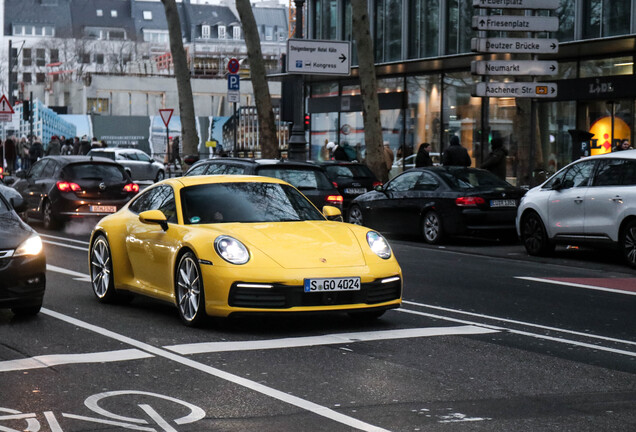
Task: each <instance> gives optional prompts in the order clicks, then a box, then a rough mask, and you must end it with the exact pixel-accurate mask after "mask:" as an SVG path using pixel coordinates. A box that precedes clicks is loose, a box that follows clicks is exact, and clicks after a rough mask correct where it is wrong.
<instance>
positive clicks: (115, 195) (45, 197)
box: [12, 156, 139, 229]
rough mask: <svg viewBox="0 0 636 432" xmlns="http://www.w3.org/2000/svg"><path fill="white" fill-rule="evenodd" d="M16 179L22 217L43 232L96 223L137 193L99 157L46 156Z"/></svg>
mask: <svg viewBox="0 0 636 432" xmlns="http://www.w3.org/2000/svg"><path fill="white" fill-rule="evenodd" d="M18 177H19V178H18V180H17V181H16V182H15V183H14V184H13V185H12V187H13V188H14V189H15V190H17V191H18V192H19V193H20V195H21V196H22V198H23V199H24V200H25V202H26V206H27V207H26V211H25V213H24V216H26V218H34V219H38V220H41V221H42V224H43V226H44V228H45V229H55V228H58V227H59V226H60V225H62V224H63V223H64V222H67V221H69V220H72V219H83V218H94V219H95V220H97V219H100V218H102V217H104V216H107V215H109V214H111V213H115V212H116V211H117V210H119V209H120V208H122V207H123V205H124V204H126V203H127V202H128V200H130V199H131V198H132V197H133V196H135V194H136V193H137V192H139V185H137V184H136V183H133V181H132V180H131V178H130V176H129V175H128V173H127V172H126V171H125V170H124V168H123V167H122V166H121V165H119V164H118V163H116V162H114V161H112V160H110V159H106V158H100V157H89V156H46V157H44V158H42V159H40V160H38V161H37V162H36V163H35V164H33V166H32V167H31V169H30V170H29V171H28V172H26V173H22V172H19V175H18Z"/></svg>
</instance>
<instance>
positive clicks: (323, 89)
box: [311, 82, 338, 98]
mask: <svg viewBox="0 0 636 432" xmlns="http://www.w3.org/2000/svg"><path fill="white" fill-rule="evenodd" d="M333 96H338V83H337V82H326V83H318V84H313V85H312V86H311V97H312V98H322V97H333Z"/></svg>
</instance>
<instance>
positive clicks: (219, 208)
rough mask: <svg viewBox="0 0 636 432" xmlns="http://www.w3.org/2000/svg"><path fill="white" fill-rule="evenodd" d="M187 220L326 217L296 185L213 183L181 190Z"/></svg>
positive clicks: (224, 221)
mask: <svg viewBox="0 0 636 432" xmlns="http://www.w3.org/2000/svg"><path fill="white" fill-rule="evenodd" d="M181 205H182V207H183V220H184V221H185V223H186V224H208V223H229V222H284V221H302V220H325V218H324V217H323V215H322V214H321V213H320V212H319V211H318V210H317V209H316V208H315V207H314V206H313V205H312V204H311V202H309V201H308V200H307V199H306V198H305V197H304V196H303V195H302V194H300V193H299V192H298V191H297V190H296V189H294V188H292V187H290V186H288V185H283V184H278V183H258V182H254V183H248V182H245V183H244V182H237V183H212V184H202V185H196V186H190V187H187V188H183V189H182V190H181Z"/></svg>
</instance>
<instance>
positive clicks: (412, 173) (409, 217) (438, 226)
mask: <svg viewBox="0 0 636 432" xmlns="http://www.w3.org/2000/svg"><path fill="white" fill-rule="evenodd" d="M524 193H525V191H524V190H523V189H520V188H517V187H514V186H512V185H510V184H509V183H507V182H505V181H503V180H500V179H499V178H498V177H496V176H495V175H493V174H492V173H490V172H488V171H485V170H481V169H477V168H464V167H441V166H439V167H426V168H414V169H411V170H408V171H405V172H404V173H402V174H400V175H399V176H397V177H395V178H394V179H392V180H391V181H389V182H388V183H387V184H386V185H385V186H384V187H378V188H377V189H376V190H374V191H371V192H368V193H366V194H364V195H361V196H359V197H358V198H356V199H355V200H353V203H352V204H351V208H350V209H349V214H348V217H347V221H348V222H350V223H354V224H358V225H365V226H368V227H371V228H374V229H377V230H378V231H382V232H390V233H399V234H417V235H423V236H424V240H425V241H426V242H427V243H431V244H439V243H440V242H442V241H443V239H444V238H445V237H446V236H452V235H465V234H477V233H484V234H485V233H495V234H509V235H513V234H514V231H515V216H516V212H517V207H518V206H519V200H520V199H521V197H522V196H523V194H524Z"/></svg>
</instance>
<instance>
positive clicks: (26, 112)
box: [22, 100, 31, 121]
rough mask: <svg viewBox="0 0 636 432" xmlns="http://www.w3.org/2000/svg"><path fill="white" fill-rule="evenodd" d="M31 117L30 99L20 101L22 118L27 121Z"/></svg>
mask: <svg viewBox="0 0 636 432" xmlns="http://www.w3.org/2000/svg"><path fill="white" fill-rule="evenodd" d="M30 117H31V101H28V100H25V101H22V120H24V121H29V118H30Z"/></svg>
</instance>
